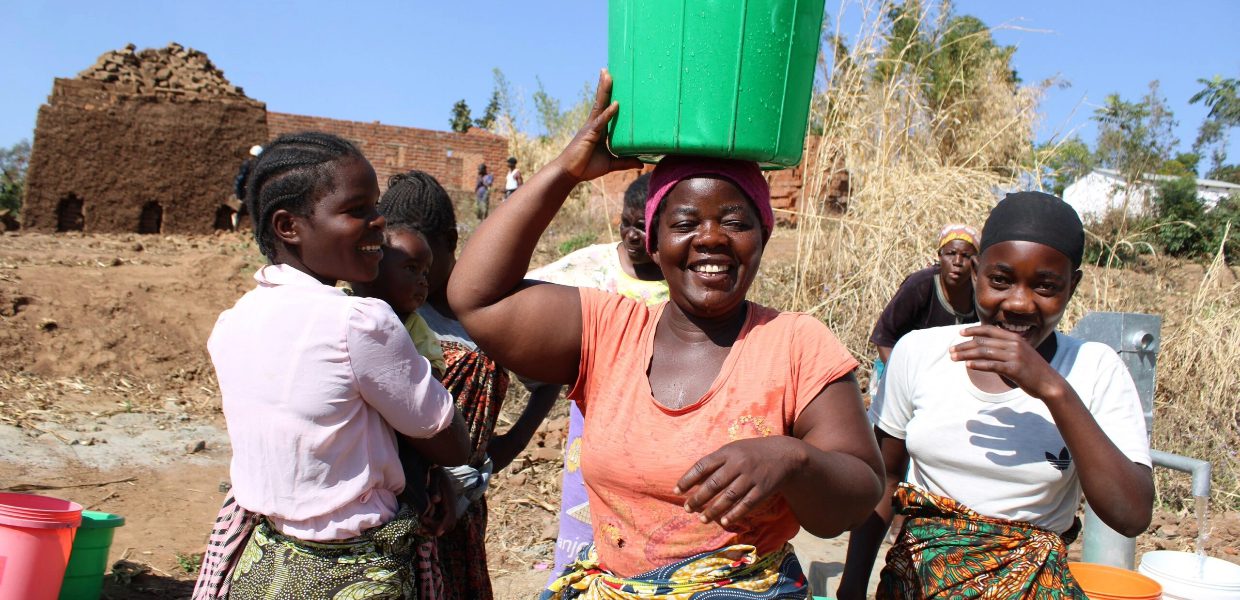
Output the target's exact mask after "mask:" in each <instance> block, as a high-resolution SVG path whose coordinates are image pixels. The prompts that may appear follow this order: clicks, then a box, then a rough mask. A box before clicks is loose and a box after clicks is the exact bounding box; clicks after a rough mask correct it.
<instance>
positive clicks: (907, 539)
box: [838, 192, 1154, 599]
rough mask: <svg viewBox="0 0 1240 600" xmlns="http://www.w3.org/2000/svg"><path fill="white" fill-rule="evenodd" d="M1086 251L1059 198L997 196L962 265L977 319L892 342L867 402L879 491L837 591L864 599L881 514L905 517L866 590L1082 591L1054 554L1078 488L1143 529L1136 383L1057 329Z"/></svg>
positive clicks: (1119, 525)
mask: <svg viewBox="0 0 1240 600" xmlns="http://www.w3.org/2000/svg"><path fill="white" fill-rule="evenodd" d="M1083 249H1084V232H1083V230H1082V227H1081V222H1080V219H1079V218H1078V217H1077V215H1076V212H1075V211H1074V210H1073V209H1072V208H1071V207H1069V206H1068V205H1067V204H1066V203H1064V202H1063V200H1060V199H1059V198H1057V197H1055V196H1051V195H1049V194H1042V193H1038V192H1023V193H1019V194H1011V195H1009V196H1008V197H1007V198H1005V199H1004V200H1003V201H1002V202H1000V203H999V204H998V205H997V206H996V207H995V209H994V210H993V211H992V212H991V214H990V217H989V218H988V219H987V221H986V226H985V229H984V230H983V233H982V244H981V248H980V253H979V254H978V255H977V257H976V259H975V261H976V262H975V265H974V270H973V282H974V288H975V298H976V303H977V313H978V316H979V317H980V319H981V324H980V325H954V326H947V327H936V328H932V329H924V330H920V331H915V332H912V333H910V334H908V335H906V336H905V337H904V338H902V339H901V340H900V341H899V342H898V343H897V344H896V346H895V349H894V350H893V351H892V355H891V362H890V365H889V366H888V368H887V373H886V375H885V382H884V385H883V387H882V390H881V392H880V394H879V396H878V397H877V398H876V399H875V401H874V404H873V405H872V406H871V408H870V419H871V421H872V422H873V423H874V425H875V433H876V435H877V436H878V438H879V444H880V447H881V449H882V453H883V458H884V462H885V463H886V468H887V488H888V490H887V492H888V493H887V494H886V495H884V500H883V501H882V502H880V503H879V505H878V506H876V507H875V512H874V514H873V515H872V516H871V518H870V519H869V520H868V521H867V522H866V523H865V524H864V525H862V526H860V527H858V528H857V529H856V530H854V531H853V532H852V535H851V536H850V539H849V546H848V561H847V563H846V565H845V567H844V574H843V577H842V578H841V582H840V588H839V590H838V596H839V598H842V599H849V598H864V597H865V593H866V588H867V587H868V575H869V573H870V570H871V568H872V565H873V563H874V558H875V555H876V554H877V551H878V547H879V543H880V541H881V539H882V537H883V535H884V534H885V533H886V531H887V528H888V527H889V526H890V523H891V520H892V516H893V509H895V510H898V511H899V512H900V513H901V514H903V515H905V517H906V520H905V523H904V526H903V529H902V530H901V532H900V535H899V537H898V538H897V540H896V543H895V545H894V546H893V547H892V549H891V550H890V552H888V554H887V561H886V567H885V568H884V569H883V571H882V575H881V577H880V582H879V585H878V591H877V597H878V598H948V597H951V598H956V597H971V598H1082V599H1083V598H1085V595H1084V593H1083V592H1081V590H1080V587H1079V586H1078V585H1077V584H1076V582H1075V581H1074V580H1073V579H1072V576H1071V574H1070V573H1069V571H1068V568H1067V549H1066V544H1067V543H1071V541H1072V539H1074V538H1075V536H1076V533H1077V532H1078V531H1079V521H1077V520H1076V518H1075V513H1076V509H1077V507H1078V506H1079V504H1080V499H1081V495H1082V493H1084V496H1085V498H1086V499H1087V500H1088V501H1089V503H1090V505H1091V506H1092V507H1093V508H1094V511H1095V512H1096V513H1097V514H1098V516H1099V517H1100V518H1101V519H1102V520H1103V521H1104V522H1105V523H1107V524H1108V525H1109V526H1111V527H1112V528H1114V529H1115V530H1117V531H1119V532H1121V533H1123V534H1125V535H1129V536H1136V535H1137V534H1139V533H1140V532H1142V531H1144V530H1145V528H1146V527H1147V526H1148V525H1149V522H1150V515H1151V510H1152V505H1153V497H1154V484H1153V479H1152V477H1151V474H1150V457H1149V442H1148V438H1147V437H1146V430H1145V419H1144V416H1143V414H1142V410H1141V405H1140V400H1139V398H1138V396H1137V391H1136V386H1135V385H1134V384H1133V381H1132V378H1131V376H1130V375H1129V374H1128V371H1127V370H1126V369H1125V367H1124V365H1123V363H1121V362H1120V360H1119V357H1118V356H1117V355H1116V354H1115V352H1113V351H1112V350H1111V349H1110V348H1108V347H1107V346H1105V345H1102V344H1097V343H1089V342H1081V341H1079V340H1075V339H1073V338H1070V337H1067V336H1065V335H1063V334H1060V333H1057V332H1056V331H1055V327H1056V325H1057V324H1058V323H1059V320H1060V319H1061V318H1062V317H1063V313H1064V309H1065V308H1067V305H1068V301H1069V300H1070V299H1071V298H1072V294H1073V292H1075V291H1076V286H1077V284H1078V283H1079V282H1080V278H1081V271H1080V270H1079V268H1080V264H1081V257H1082V253H1083ZM902 482H903V483H902Z"/></svg>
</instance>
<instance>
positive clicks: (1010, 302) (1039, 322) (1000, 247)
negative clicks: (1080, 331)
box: [973, 241, 1081, 348]
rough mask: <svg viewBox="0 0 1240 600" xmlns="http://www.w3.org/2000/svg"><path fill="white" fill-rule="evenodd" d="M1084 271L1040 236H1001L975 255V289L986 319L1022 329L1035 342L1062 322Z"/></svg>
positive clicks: (980, 313) (981, 315) (986, 322)
mask: <svg viewBox="0 0 1240 600" xmlns="http://www.w3.org/2000/svg"><path fill="white" fill-rule="evenodd" d="M1080 280H1081V272H1080V271H1077V270H1076V269H1074V268H1073V267H1072V261H1071V260H1069V259H1068V257H1067V256H1066V255H1064V254H1063V253H1062V252H1060V251H1058V250H1055V249H1054V248H1051V247H1050V246H1047V245H1045V244H1039V243H1037V242H1024V241H1013V242H1002V243H998V244H995V245H993V246H991V247H989V248H987V249H986V251H985V252H983V253H982V254H980V255H978V256H977V258H976V259H975V266H974V269H973V293H974V297H975V298H976V302H977V314H978V317H979V318H980V319H981V321H982V324H983V325H995V326H997V327H999V328H1000V329H1005V330H1007V331H1012V332H1015V333H1019V334H1020V335H1021V336H1022V337H1024V338H1025V340H1026V341H1028V342H1029V343H1030V345H1032V346H1033V347H1034V348H1037V347H1038V346H1040V345H1041V344H1042V342H1044V341H1046V339H1047V338H1049V337H1050V336H1051V334H1052V333H1054V331H1055V327H1056V326H1058V325H1059V320H1060V319H1062V318H1063V312H1064V310H1065V309H1066V308H1067V307H1068V301H1069V300H1071V299H1072V294H1073V292H1075V291H1076V285H1077V283H1079V282H1080Z"/></svg>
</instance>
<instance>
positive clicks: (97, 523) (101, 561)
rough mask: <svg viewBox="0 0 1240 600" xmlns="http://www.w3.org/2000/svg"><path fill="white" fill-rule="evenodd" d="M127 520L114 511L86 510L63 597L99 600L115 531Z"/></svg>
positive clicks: (60, 599)
mask: <svg viewBox="0 0 1240 600" xmlns="http://www.w3.org/2000/svg"><path fill="white" fill-rule="evenodd" d="M124 524H125V518H124V517H122V516H120V515H114V514H112V513H106V512H97V511H93V510H85V511H82V524H81V525H80V526H79V527H78V533H77V537H76V538H74V540H73V553H72V554H70V555H69V565H68V566H67V567H66V568H65V579H64V583H63V584H61V586H60V597H59V600H88V599H89V600H96V599H97V598H99V593H100V592H101V591H103V574H104V572H106V571H107V569H108V551H109V550H110V549H111V548H112V534H113V533H115V531H116V528H117V527H120V526H122V525H124Z"/></svg>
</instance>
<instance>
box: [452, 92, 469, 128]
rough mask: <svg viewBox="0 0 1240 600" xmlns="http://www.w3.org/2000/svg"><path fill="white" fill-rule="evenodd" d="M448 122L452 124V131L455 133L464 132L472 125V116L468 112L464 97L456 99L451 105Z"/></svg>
mask: <svg viewBox="0 0 1240 600" xmlns="http://www.w3.org/2000/svg"><path fill="white" fill-rule="evenodd" d="M448 124H450V125H451V126H452V131H455V132H457V133H465V132H466V131H469V128H470V127H472V126H473V118H472V117H471V116H470V114H469V104H468V103H467V102H465V99H463V98H462V99H460V100H457V101H456V104H453V105H452V118H451V119H448Z"/></svg>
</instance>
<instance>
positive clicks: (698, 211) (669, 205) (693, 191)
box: [653, 177, 766, 317]
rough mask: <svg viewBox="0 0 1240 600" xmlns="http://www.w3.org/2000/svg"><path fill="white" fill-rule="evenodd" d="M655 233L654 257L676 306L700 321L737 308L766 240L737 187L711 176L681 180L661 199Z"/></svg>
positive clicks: (756, 216) (746, 289)
mask: <svg viewBox="0 0 1240 600" xmlns="http://www.w3.org/2000/svg"><path fill="white" fill-rule="evenodd" d="M654 233H655V240H656V243H657V245H656V247H655V251H654V254H653V257H654V259H655V262H656V263H658V265H659V268H660V269H661V270H662V271H663V276H664V277H665V278H666V279H667V287H668V293H669V296H670V297H671V300H672V302H675V303H676V306H678V307H679V308H680V309H681V310H682V311H684V312H685V313H687V314H690V315H694V316H699V317H719V316H725V315H727V314H728V313H730V312H731V311H735V310H738V309H740V308H741V306H742V304H743V303H744V301H745V294H746V293H747V292H748V291H749V286H750V285H751V284H752V283H753V279H754V276H755V275H757V273H758V265H759V264H760V263H761V262H762V250H763V248H764V247H765V246H766V236H765V235H764V234H763V231H762V223H761V220H760V219H759V217H758V211H757V210H755V209H754V206H753V203H752V202H750V201H749V198H747V197H746V196H745V194H744V193H743V192H741V190H740V188H738V187H736V185H734V184H733V183H732V182H730V181H728V180H726V179H715V178H710V177H698V178H693V179H686V180H684V181H681V182H680V183H678V184H676V187H674V188H672V190H671V191H670V192H669V193H668V194H667V196H666V198H665V199H664V201H663V206H662V208H661V209H660V212H659V223H658V228H657V229H656V230H655V232H654Z"/></svg>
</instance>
